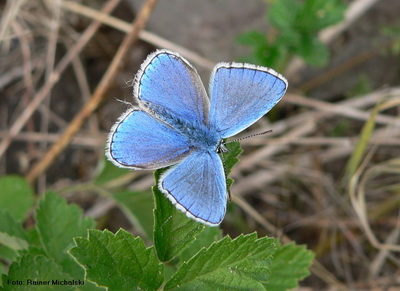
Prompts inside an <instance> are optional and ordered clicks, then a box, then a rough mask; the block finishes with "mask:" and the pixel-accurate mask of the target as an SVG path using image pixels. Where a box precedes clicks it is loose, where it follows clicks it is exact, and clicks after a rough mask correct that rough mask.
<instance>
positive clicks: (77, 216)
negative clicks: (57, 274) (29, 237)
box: [36, 193, 94, 278]
mask: <svg viewBox="0 0 400 291" xmlns="http://www.w3.org/2000/svg"><path fill="white" fill-rule="evenodd" d="M36 221H37V224H36V229H37V231H38V235H39V238H40V242H41V245H42V247H43V249H44V250H45V252H46V254H47V256H48V257H50V258H53V259H54V260H55V261H56V262H57V263H59V264H60V265H62V266H63V268H64V271H66V272H68V273H69V274H71V275H72V276H73V277H74V278H79V277H80V276H82V270H80V269H79V268H77V267H76V263H75V262H74V260H73V259H72V258H71V257H70V256H69V255H68V253H67V250H68V249H69V248H70V247H71V246H72V245H73V238H74V237H77V236H84V235H86V232H87V229H88V228H92V227H93V226H94V221H93V219H92V218H89V217H85V218H83V217H82V210H81V209H80V208H79V207H78V206H76V205H68V204H67V202H66V201H65V200H64V199H62V198H61V197H59V196H58V195H57V194H55V193H47V194H46V196H45V198H44V199H43V200H41V201H40V202H39V207H38V209H37V211H36Z"/></svg>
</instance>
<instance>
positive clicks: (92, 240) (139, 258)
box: [69, 229, 164, 290]
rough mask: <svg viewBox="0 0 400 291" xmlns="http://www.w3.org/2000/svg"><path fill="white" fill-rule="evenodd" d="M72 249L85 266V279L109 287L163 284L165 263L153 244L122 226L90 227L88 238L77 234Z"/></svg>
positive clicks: (149, 286) (140, 286) (113, 288)
mask: <svg viewBox="0 0 400 291" xmlns="http://www.w3.org/2000/svg"><path fill="white" fill-rule="evenodd" d="M75 244H76V247H73V248H72V249H71V250H70V251H69V253H70V254H71V255H72V256H73V257H74V258H75V259H76V260H77V261H78V263H79V264H81V265H82V266H83V267H84V268H85V269H86V279H88V280H90V281H92V282H95V283H96V284H98V285H100V286H104V287H107V288H108V290H133V289H135V288H136V289H140V290H155V289H157V288H159V287H160V286H161V284H162V281H163V277H164V268H163V267H164V266H163V265H162V264H160V262H159V261H158V260H157V257H156V255H155V253H154V248H153V247H149V248H146V247H145V245H144V243H143V240H142V239H141V238H140V237H136V238H134V237H133V236H132V235H131V234H130V233H128V232H126V231H125V230H123V229H120V230H119V231H118V232H117V233H116V234H115V235H114V234H113V233H111V232H110V231H107V230H105V231H98V230H89V235H88V239H85V238H76V239H75Z"/></svg>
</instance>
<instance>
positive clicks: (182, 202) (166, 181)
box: [158, 151, 227, 226]
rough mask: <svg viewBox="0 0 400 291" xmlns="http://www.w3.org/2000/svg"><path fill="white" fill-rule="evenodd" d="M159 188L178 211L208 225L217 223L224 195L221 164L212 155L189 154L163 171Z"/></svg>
mask: <svg viewBox="0 0 400 291" xmlns="http://www.w3.org/2000/svg"><path fill="white" fill-rule="evenodd" d="M158 187H159V189H160V190H161V191H162V192H163V193H164V194H165V195H166V196H167V197H168V199H169V200H171V202H172V203H173V204H175V205H176V207H177V208H178V209H180V210H181V211H183V212H184V213H186V215H187V216H188V217H190V218H192V219H194V220H197V221H199V222H202V223H204V224H207V225H210V226H216V225H218V224H220V223H221V221H222V219H223V218H224V216H225V212H226V203H227V194H226V193H227V192H226V181H225V174H224V168H223V165H222V161H221V159H220V158H219V156H218V154H217V153H215V152H212V151H210V152H207V151H197V152H193V153H192V154H191V155H190V156H189V157H187V158H186V159H185V160H184V161H183V162H182V163H181V164H179V165H177V166H176V167H173V168H171V169H169V170H167V171H166V172H165V173H164V174H163V176H162V177H161V178H160V182H159V186H158Z"/></svg>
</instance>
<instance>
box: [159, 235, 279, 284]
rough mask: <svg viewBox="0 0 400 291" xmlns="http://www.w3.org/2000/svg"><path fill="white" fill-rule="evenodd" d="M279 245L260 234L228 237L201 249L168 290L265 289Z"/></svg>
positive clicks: (170, 281)
mask: <svg viewBox="0 0 400 291" xmlns="http://www.w3.org/2000/svg"><path fill="white" fill-rule="evenodd" d="M275 251H276V243H275V240H274V239H272V238H266V237H263V238H260V239H257V234H255V233H253V234H249V235H240V236H239V237H237V238H236V239H234V240H232V239H231V238H230V237H229V236H226V237H224V238H223V239H222V240H220V241H218V242H215V243H213V244H212V245H211V246H210V247H209V248H207V249H202V250H201V251H200V252H198V253H197V254H196V255H195V256H194V257H193V258H192V259H190V260H189V261H188V262H185V263H183V264H182V265H181V266H180V267H179V269H178V271H177V272H176V273H175V274H174V275H173V276H172V277H171V279H170V280H169V281H168V282H167V283H166V285H165V289H166V290H169V289H174V288H176V289H178V288H179V289H183V290H210V289H211V288H214V289H216V290H233V289H237V290H265V287H264V285H263V283H266V282H267V281H268V277H269V269H268V267H269V266H270V264H271V260H272V255H273V254H274V253H275Z"/></svg>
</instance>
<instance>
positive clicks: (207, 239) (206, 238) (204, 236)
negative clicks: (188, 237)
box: [179, 226, 222, 262]
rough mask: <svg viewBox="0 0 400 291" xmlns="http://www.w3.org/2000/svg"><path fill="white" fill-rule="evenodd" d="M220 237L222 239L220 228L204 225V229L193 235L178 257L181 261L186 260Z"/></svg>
mask: <svg viewBox="0 0 400 291" xmlns="http://www.w3.org/2000/svg"><path fill="white" fill-rule="evenodd" d="M220 239H222V230H221V229H220V228H218V227H210V226H206V227H205V229H204V230H203V231H202V232H201V233H199V234H198V235H197V236H196V237H195V239H194V241H193V243H192V244H191V245H190V246H189V247H188V248H186V249H185V250H184V251H183V252H182V253H181V254H180V256H179V258H180V260H181V261H182V262H184V261H188V260H189V259H190V258H191V257H193V256H194V255H195V254H197V253H198V252H199V251H200V250H201V249H202V248H208V247H209V246H210V245H211V244H212V243H213V242H216V241H218V240H220Z"/></svg>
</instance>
